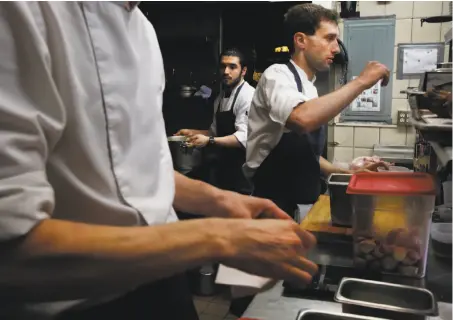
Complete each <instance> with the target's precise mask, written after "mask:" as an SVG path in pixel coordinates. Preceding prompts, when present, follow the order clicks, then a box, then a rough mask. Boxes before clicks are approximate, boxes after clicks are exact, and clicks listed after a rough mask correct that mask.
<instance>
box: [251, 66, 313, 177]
mask: <svg viewBox="0 0 453 320" xmlns="http://www.w3.org/2000/svg"><path fill="white" fill-rule="evenodd" d="M291 63H292V64H293V65H294V66H295V67H296V70H297V72H298V73H299V76H300V79H301V81H302V93H300V92H299V91H298V89H297V84H296V80H295V79H294V75H293V73H292V72H291V71H290V70H289V68H288V67H287V66H286V65H285V64H274V65H272V66H270V67H269V68H267V69H266V70H265V71H264V73H263V74H262V76H261V78H260V80H259V82H258V85H257V87H256V91H255V95H254V97H253V100H252V104H251V106H250V112H249V118H248V136H247V150H246V154H247V155H246V162H245V164H244V168H243V169H244V173H245V175H246V176H247V177H248V178H251V177H252V176H253V175H254V173H255V171H256V169H257V168H258V167H259V166H260V165H261V163H262V162H263V161H264V159H266V157H267V156H268V155H269V153H270V152H271V151H272V150H273V149H274V148H275V147H276V146H277V144H278V143H279V142H280V139H281V137H282V135H283V133H284V132H288V131H289V130H288V129H286V127H285V125H286V122H287V120H288V117H289V115H290V114H291V112H292V110H293V109H294V108H295V107H297V105H299V104H300V103H302V102H304V101H307V100H310V99H314V98H317V97H318V91H317V90H316V87H315V86H314V81H315V78H313V80H312V81H310V80H308V77H307V74H306V73H305V72H304V71H303V70H302V69H301V68H300V67H299V66H297V65H296V64H295V63H294V62H293V61H292V60H291Z"/></svg>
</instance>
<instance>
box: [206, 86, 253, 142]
mask: <svg viewBox="0 0 453 320" xmlns="http://www.w3.org/2000/svg"><path fill="white" fill-rule="evenodd" d="M242 83H244V85H243V86H242V89H241V91H240V92H239V95H238V98H237V99H236V102H235V104H234V107H233V113H234V115H235V116H236V121H235V122H234V126H235V128H236V132H235V133H234V136H235V137H236V139H238V141H239V142H240V143H241V144H242V145H243V146H244V148H245V147H246V143H247V119H248V113H249V110H250V104H251V103H252V98H253V94H254V93H255V88H253V87H252V86H251V85H250V84H249V83H248V82H247V81H245V80H242V82H241V83H239V84H238V85H237V86H236V88H234V89H233V91H232V92H231V95H230V97H229V98H224V93H223V92H220V94H219V95H218V96H217V98H216V99H215V101H214V120H213V121H212V124H211V127H210V129H209V132H210V133H212V134H213V135H214V136H216V135H217V133H216V129H217V124H216V117H215V115H216V113H217V109H218V107H219V102H220V111H221V112H226V111H229V110H231V105H232V104H233V100H234V96H235V95H236V92H237V89H238V88H239V87H240V86H241V84H242Z"/></svg>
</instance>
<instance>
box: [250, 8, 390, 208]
mask: <svg viewBox="0 0 453 320" xmlns="http://www.w3.org/2000/svg"><path fill="white" fill-rule="evenodd" d="M284 29H285V41H286V42H287V45H288V47H289V49H290V52H291V59H290V61H288V63H286V64H274V65H272V66H270V67H269V68H268V69H266V70H265V71H264V73H263V75H262V76H261V78H260V81H259V83H258V85H257V87H256V91H255V95H254V97H253V100H252V104H251V107H250V114H249V122H248V138H247V156H246V163H245V165H244V171H245V173H246V176H247V177H248V178H250V179H251V180H252V181H253V184H254V195H256V196H260V197H266V198H269V199H272V200H273V201H274V202H276V203H277V204H278V205H279V207H280V208H282V209H283V210H285V211H286V212H287V213H288V214H290V215H293V214H294V212H296V210H297V205H298V204H313V203H314V202H316V200H317V199H318V197H319V194H320V177H321V172H322V173H324V174H325V175H326V176H328V175H329V174H331V173H352V172H351V171H350V170H344V169H341V168H337V167H335V166H334V165H332V163H330V162H328V161H327V160H326V159H324V158H323V157H322V153H323V149H324V145H325V140H326V139H325V138H326V137H325V132H326V130H325V126H326V125H327V123H328V121H329V120H331V119H332V118H334V117H335V116H336V115H337V114H338V113H340V112H341V111H342V110H343V109H344V108H346V107H347V106H348V105H349V104H350V103H351V102H352V101H353V100H354V99H355V98H356V97H357V96H358V95H359V94H360V93H362V92H363V91H364V90H366V89H367V88H370V87H372V86H373V85H375V84H376V83H377V82H378V81H381V80H382V85H383V86H385V85H386V84H387V81H388V77H389V70H388V69H387V67H386V66H384V65H382V64H380V63H378V62H370V63H369V64H368V65H367V66H365V68H364V69H363V71H362V73H361V74H360V75H359V76H358V77H357V78H355V79H354V80H352V81H350V82H349V83H348V84H346V85H344V86H343V87H341V88H340V89H338V90H336V91H335V92H332V93H330V94H327V95H324V96H322V97H318V91H317V89H316V82H315V80H316V73H317V72H319V71H325V70H328V69H329V67H330V65H331V64H332V63H333V60H334V57H335V55H336V54H338V53H339V52H340V48H339V44H338V37H339V29H338V15H337V13H336V12H334V11H332V10H329V9H326V8H323V7H321V6H319V5H316V4H311V3H306V4H299V5H295V6H293V7H292V8H290V9H289V10H288V12H287V13H286V15H285V20H284ZM378 166H384V164H383V163H373V164H370V165H369V166H367V167H366V168H363V169H362V170H365V169H368V170H376V168H377V167H378Z"/></svg>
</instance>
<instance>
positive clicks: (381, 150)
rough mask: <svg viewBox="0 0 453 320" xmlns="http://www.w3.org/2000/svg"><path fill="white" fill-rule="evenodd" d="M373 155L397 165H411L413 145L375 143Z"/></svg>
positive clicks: (412, 161)
mask: <svg viewBox="0 0 453 320" xmlns="http://www.w3.org/2000/svg"><path fill="white" fill-rule="evenodd" d="M373 155H375V156H377V157H379V158H380V159H381V160H382V161H386V162H390V163H394V164H395V165H397V166H401V165H405V166H406V165H407V166H412V165H413V163H414V147H413V146H410V147H409V146H400V145H379V144H375V145H374V146H373Z"/></svg>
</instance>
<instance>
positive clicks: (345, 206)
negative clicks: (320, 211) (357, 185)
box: [327, 173, 352, 227]
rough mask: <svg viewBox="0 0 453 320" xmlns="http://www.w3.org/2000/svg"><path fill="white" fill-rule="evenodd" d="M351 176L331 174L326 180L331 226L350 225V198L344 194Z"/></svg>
mask: <svg viewBox="0 0 453 320" xmlns="http://www.w3.org/2000/svg"><path fill="white" fill-rule="evenodd" d="M351 177H352V174H339V173H333V174H331V175H330V176H329V179H328V180H327V186H328V188H329V196H330V217H331V220H332V224H333V225H340V226H346V227H350V226H351V225H352V203H351V196H350V195H349V194H347V193H346V189H347V188H348V184H349V181H350V180H351Z"/></svg>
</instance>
